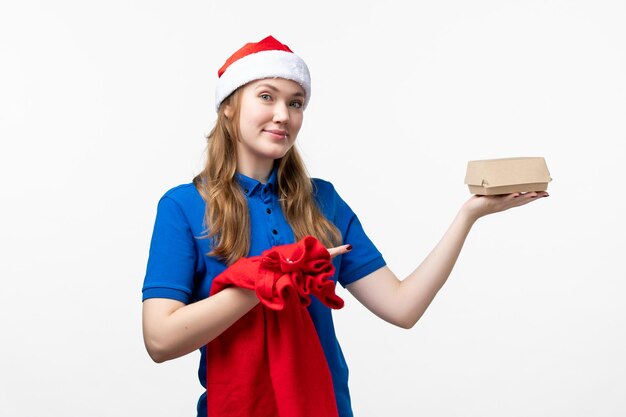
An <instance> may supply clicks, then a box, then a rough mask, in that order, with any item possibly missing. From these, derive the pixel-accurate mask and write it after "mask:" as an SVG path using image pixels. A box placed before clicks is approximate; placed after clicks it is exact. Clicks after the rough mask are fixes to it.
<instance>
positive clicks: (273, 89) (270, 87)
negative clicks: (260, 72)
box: [255, 84, 304, 97]
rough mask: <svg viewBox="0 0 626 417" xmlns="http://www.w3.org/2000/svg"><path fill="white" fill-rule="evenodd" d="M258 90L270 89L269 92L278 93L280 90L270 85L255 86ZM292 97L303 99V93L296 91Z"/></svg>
mask: <svg viewBox="0 0 626 417" xmlns="http://www.w3.org/2000/svg"><path fill="white" fill-rule="evenodd" d="M259 88H267V89H270V90H272V91H275V92H280V90H279V89H278V88H276V87H275V86H273V85H272V84H259V85H257V86H256V88H255V89H259ZM292 96H294V97H304V93H303V92H301V91H297V92H295V93H293V94H292Z"/></svg>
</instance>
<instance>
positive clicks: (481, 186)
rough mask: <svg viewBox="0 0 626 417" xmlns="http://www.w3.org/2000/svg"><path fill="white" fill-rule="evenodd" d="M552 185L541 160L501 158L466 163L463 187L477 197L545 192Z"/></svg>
mask: <svg viewBox="0 0 626 417" xmlns="http://www.w3.org/2000/svg"><path fill="white" fill-rule="evenodd" d="M550 181H552V178H551V177H550V172H548V166H547V165H546V161H545V159H544V158H541V157H521V158H501V159H484V160H480V161H469V162H468V163H467V172H466V174H465V184H467V186H468V187H469V190H470V193H472V194H479V195H496V194H510V193H518V192H527V191H546V190H547V189H548V183H549V182H550Z"/></svg>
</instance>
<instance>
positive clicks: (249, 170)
mask: <svg viewBox="0 0 626 417" xmlns="http://www.w3.org/2000/svg"><path fill="white" fill-rule="evenodd" d="M273 168H274V161H269V162H268V163H255V164H250V163H245V161H239V163H238V164H237V171H238V172H239V173H240V174H243V175H245V176H246V177H250V178H254V179H255V180H257V181H259V182H261V183H263V184H265V183H266V182H267V180H268V179H269V178H270V175H271V174H272V169H273Z"/></svg>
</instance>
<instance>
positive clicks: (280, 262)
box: [206, 236, 343, 417]
mask: <svg viewBox="0 0 626 417" xmlns="http://www.w3.org/2000/svg"><path fill="white" fill-rule="evenodd" d="M334 272H335V268H334V266H333V264H332V262H331V259H330V254H329V253H328V251H327V250H326V248H325V247H324V246H323V245H322V244H321V243H320V242H319V241H318V240H317V239H315V238H314V237H312V236H307V237H305V238H303V239H302V240H300V241H299V242H297V243H294V244H291V245H282V246H277V247H274V248H272V249H269V250H267V251H265V252H263V254H262V255H261V256H256V257H250V258H241V259H240V260H238V261H237V262H235V263H234V264H233V265H231V266H230V267H229V268H228V269H226V270H225V271H224V272H222V273H221V274H220V275H218V276H217V277H215V279H214V280H213V283H212V286H211V295H213V294H216V293H218V292H219V291H221V290H222V289H224V288H226V287H229V286H233V285H234V286H237V287H242V288H247V289H250V290H255V292H256V294H257V296H258V297H259V300H260V301H261V302H260V303H259V304H258V305H257V306H255V307H254V308H253V309H252V310H250V311H249V312H248V313H247V314H246V315H244V316H243V317H242V318H241V319H239V320H238V321H237V322H236V323H235V324H233V325H232V326H231V327H229V328H228V329H227V330H226V331H224V332H223V333H222V334H221V335H220V336H219V337H217V338H216V339H214V340H213V341H211V342H210V343H209V344H208V345H207V354H206V358H207V411H208V415H209V417H251V416H254V417H337V416H338V412H337V404H336V402H335V394H334V390H333V382H332V378H331V375H330V370H329V369H328V364H327V362H326V357H325V356H324V351H323V350H322V346H321V344H320V341H319V338H318V336H317V331H316V330H315V326H314V324H313V321H312V320H311V316H310V315H309V312H308V310H307V308H306V307H307V306H308V305H309V304H310V303H311V299H310V296H311V295H313V296H316V297H317V298H318V299H319V300H320V301H321V302H322V303H324V304H325V305H326V306H328V307H330V308H333V309H339V308H342V307H343V300H342V299H341V298H340V297H339V296H337V295H336V294H335V283H334V282H333V281H332V279H331V277H332V276H333V274H334Z"/></svg>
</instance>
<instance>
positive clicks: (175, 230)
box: [142, 196, 197, 304]
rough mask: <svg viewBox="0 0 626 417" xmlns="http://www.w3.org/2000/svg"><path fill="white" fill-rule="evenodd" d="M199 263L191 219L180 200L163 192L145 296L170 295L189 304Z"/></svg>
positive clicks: (154, 231) (153, 234)
mask: <svg viewBox="0 0 626 417" xmlns="http://www.w3.org/2000/svg"><path fill="white" fill-rule="evenodd" d="M196 263H197V253H196V249H195V242H194V236H193V233H192V231H191V227H190V226H189V222H188V220H187V218H186V217H185V214H184V213H183V210H182V209H181V207H180V206H179V205H178V203H177V202H176V201H175V200H173V199H171V198H169V197H168V196H164V197H163V198H161V200H160V201H159V204H158V207H157V215H156V220H155V223H154V230H153V233H152V240H151V243H150V253H149V257H148V266H147V268H146V276H145V279H144V285H143V290H142V291H143V300H146V299H148V298H170V299H174V300H178V301H181V302H183V303H185V304H188V303H189V301H190V299H191V294H192V289H193V279H194V274H195V266H196Z"/></svg>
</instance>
